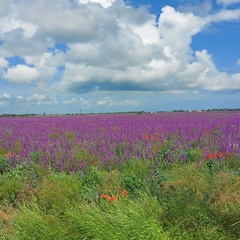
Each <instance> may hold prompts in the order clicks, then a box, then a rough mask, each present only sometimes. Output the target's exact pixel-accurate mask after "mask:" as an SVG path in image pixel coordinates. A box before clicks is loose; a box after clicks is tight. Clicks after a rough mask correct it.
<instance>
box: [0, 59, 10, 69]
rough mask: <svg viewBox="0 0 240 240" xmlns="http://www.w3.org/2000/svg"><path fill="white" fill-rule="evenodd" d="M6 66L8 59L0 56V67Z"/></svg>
mask: <svg viewBox="0 0 240 240" xmlns="http://www.w3.org/2000/svg"><path fill="white" fill-rule="evenodd" d="M7 67H8V61H7V60H6V59H4V58H1V57H0V69H1V68H7Z"/></svg>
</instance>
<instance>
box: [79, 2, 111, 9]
mask: <svg viewBox="0 0 240 240" xmlns="http://www.w3.org/2000/svg"><path fill="white" fill-rule="evenodd" d="M78 2H79V3H99V4H101V5H102V6H103V7H105V8H106V7H110V6H111V5H112V3H113V2H115V0H78Z"/></svg>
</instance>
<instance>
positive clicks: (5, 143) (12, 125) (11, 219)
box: [0, 112, 240, 240]
mask: <svg viewBox="0 0 240 240" xmlns="http://www.w3.org/2000/svg"><path fill="white" fill-rule="evenodd" d="M239 144H240V112H193V113H190V112H188V113H187V112H183V113H152V114H150V113H149V114H99V115H94V114H91V115H78V116H77V115H76V116H42V117H37V116H34V117H14V118H3V117H2V118H0V239H4V240H5V239H9V240H14V239H19V240H20V239H22V240H28V239H44V240H48V239H49V240H50V239H51V240H55V239H56V240H57V239H61V240H62V239H64V240H65V239H66V240H67V239H69V240H71V239H102V240H108V239H126V240H130V239H144V240H145V239H156V240H158V239H159V240H161V239H163V240H164V239H176V240H178V239H184V240H186V239H211V240H212V239H240V145H239Z"/></svg>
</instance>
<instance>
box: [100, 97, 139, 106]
mask: <svg viewBox="0 0 240 240" xmlns="http://www.w3.org/2000/svg"><path fill="white" fill-rule="evenodd" d="M97 105H98V106H104V105H105V106H108V107H112V106H134V107H135V106H138V105H139V104H138V102H137V101H134V100H120V101H113V100H112V98H111V97H109V96H107V97H104V98H103V99H101V100H98V101H97Z"/></svg>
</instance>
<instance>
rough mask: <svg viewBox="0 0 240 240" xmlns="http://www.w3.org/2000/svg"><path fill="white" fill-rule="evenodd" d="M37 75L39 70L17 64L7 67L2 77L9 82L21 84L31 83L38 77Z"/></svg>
mask: <svg viewBox="0 0 240 240" xmlns="http://www.w3.org/2000/svg"><path fill="white" fill-rule="evenodd" d="M39 75H40V73H39V71H38V70H36V69H35V68H31V67H28V66H26V65H21V64H18V65H17V66H16V67H11V68H9V69H8V70H7V73H6V74H5V76H4V78H5V79H7V80H8V81H9V82H12V83H17V84H21V83H32V82H34V81H35V80H36V79H37V78H38V77H39Z"/></svg>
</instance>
